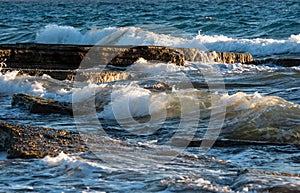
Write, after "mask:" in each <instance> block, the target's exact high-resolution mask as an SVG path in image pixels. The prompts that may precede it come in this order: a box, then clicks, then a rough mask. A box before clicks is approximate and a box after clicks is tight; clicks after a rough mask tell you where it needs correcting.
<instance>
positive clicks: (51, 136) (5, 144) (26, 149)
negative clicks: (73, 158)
mask: <svg viewBox="0 0 300 193" xmlns="http://www.w3.org/2000/svg"><path fill="white" fill-rule="evenodd" d="M0 147H2V149H5V150H6V151H7V158H42V157H45V156H47V155H49V156H57V155H58V154H59V153H60V152H62V151H63V152H64V153H67V154H70V153H77V152H85V151H87V150H88V148H87V146H86V145H85V142H84V141H83V140H82V139H81V137H80V135H79V133H76V132H72V131H67V130H56V129H50V128H43V127H31V126H23V125H11V124H7V123H2V122H0Z"/></svg>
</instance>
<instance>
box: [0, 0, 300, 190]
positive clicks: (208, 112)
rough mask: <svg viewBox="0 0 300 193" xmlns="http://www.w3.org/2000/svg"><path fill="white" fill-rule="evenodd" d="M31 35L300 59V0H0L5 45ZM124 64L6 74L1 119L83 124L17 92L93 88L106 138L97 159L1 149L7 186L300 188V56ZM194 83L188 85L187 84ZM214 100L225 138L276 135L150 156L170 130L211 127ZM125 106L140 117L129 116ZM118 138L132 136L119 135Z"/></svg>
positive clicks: (0, 90) (0, 78)
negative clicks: (106, 74) (66, 72)
mask: <svg viewBox="0 0 300 193" xmlns="http://www.w3.org/2000/svg"><path fill="white" fill-rule="evenodd" d="M28 42H33V43H45V44H76V45H95V44H98V45H104V46H105V45H157V46H170V47H184V48H198V49H199V50H202V51H204V50H214V51H220V52H242V53H249V54H252V55H253V57H254V58H258V59H264V58H273V59H274V58H290V59H295V58H296V59H297V58H298V59H299V58H300V1H299V0H285V1H280V0H273V1H265V0H243V1H239V0H232V1H226V0H211V1H209V0H171V1H166V0H160V1H159V0H151V1H150V0H122V1H121V0H87V1H79V0H78V1H77V0H68V1H67V0H60V1H58V0H49V1H46V0H42V1H38V0H6V1H5V0H0V44H14V43H28ZM62 65H63V64H62ZM4 66H5V61H0V68H1V67H4ZM126 71H127V72H128V73H130V74H132V75H133V77H132V79H130V80H123V81H117V82H113V83H94V82H93V81H90V82H87V83H80V85H81V87H78V88H77V87H75V86H74V84H73V82H70V81H58V80H55V79H53V78H52V77H50V76H46V75H44V76H41V77H33V76H29V75H20V76H19V75H17V74H18V71H11V72H6V73H0V121H2V122H7V123H12V124H27V125H32V126H43V127H51V128H56V129H68V130H74V131H77V130H78V127H77V124H76V120H75V121H74V118H73V117H71V116H67V115H55V114H51V115H40V114H30V113H29V112H28V111H27V110H26V109H23V108H18V107H12V106H11V99H12V96H13V94H14V93H28V94H32V95H35V96H42V97H47V98H52V99H55V100H59V101H67V102H72V100H74V96H81V97H82V98H83V99H84V97H86V96H87V95H88V93H95V94H96V99H95V100H96V101H95V102H96V103H97V104H103V106H102V108H101V109H102V111H99V112H97V118H98V119H99V121H100V123H101V125H102V128H103V129H104V131H105V132H106V133H107V138H108V139H109V140H111V143H109V144H103V146H105V147H107V149H106V148H105V149H100V150H101V151H100V154H98V155H100V159H97V157H95V155H93V154H91V153H81V154H72V155H66V154H64V153H61V154H60V155H59V156H58V157H54V158H50V157H46V158H43V159H14V160H9V159H6V154H5V152H2V153H1V154H0V170H1V172H0V192H2V191H3V192H15V191H26V192H27V191H33V192H300V178H299V175H300V149H299V144H300V87H299V85H300V79H299V78H300V66H291V67H283V66H278V65H276V64H274V63H272V62H270V63H266V64H261V65H254V64H247V65H246V64H241V63H234V64H218V63H214V62H212V61H211V60H207V61H199V62H188V61H186V63H185V66H182V67H177V66H175V65H174V64H170V63H163V62H153V61H146V60H144V59H140V60H138V61H137V62H136V63H134V64H133V65H131V66H130V67H128V68H127V69H126ZM190 82H192V84H191V85H193V87H184V86H182V85H188V84H187V83H190ZM153 85H154V86H160V88H163V89H161V90H159V89H158V90H157V89H156V90H155V89H151V88H153ZM166 85H168V86H166ZM203 85H208V87H207V86H203ZM209 85H210V86H211V87H209ZM216 85H223V87H222V88H216ZM214 89H215V90H214ZM214 105H216V106H214ZM215 109H223V110H224V112H225V115H224V117H223V118H224V120H223V121H222V124H221V125H219V126H220V127H222V129H221V132H220V134H218V137H219V139H220V140H221V139H222V140H224V139H226V140H227V139H230V140H249V141H256V142H268V143H277V144H278V145H274V144H273V145H270V144H269V145H263V144H262V145H259V144H256V145H248V146H244V145H243V146H242V145H235V146H225V147H224V146H223V147H213V148H211V149H210V150H209V151H208V152H206V153H205V154H203V152H202V151H200V149H199V148H198V147H188V148H186V149H185V150H184V151H179V150H178V151H179V153H178V156H177V157H174V158H173V159H166V160H167V161H165V162H161V161H162V160H163V158H162V159H159V160H157V159H154V158H153V157H155V156H157V155H162V154H161V153H162V152H164V153H165V152H166V149H168V148H170V147H169V146H168V142H169V141H170V140H171V139H173V140H176V139H175V138H173V136H176V137H182V138H184V139H190V137H191V136H192V137H194V139H195V140H198V139H200V138H203V137H206V138H210V137H212V136H211V135H206V134H205V133H207V132H208V131H209V129H208V128H210V127H211V125H214V124H210V123H219V122H218V121H219V120H220V119H222V112H221V111H216V110H215ZM128 112H129V113H128ZM183 112H186V113H191V114H187V115H188V116H184V115H185V114H184V113H183ZM126 113H127V114H126ZM128 115H130V116H131V117H133V118H134V119H132V120H131V121H133V122H126V121H128V120H127V118H128V117H126V116H128ZM157 115H160V116H157ZM194 115H199V116H196V117H195V116H194ZM149 117H152V118H153V119H147V118H149ZM220 117H221V118H220ZM145 118H146V119H145ZM120 120H121V121H120ZM147 120H148V121H147ZM149 120H150V121H149ZM89 124H90V125H89ZM86 125H87V126H86V127H87V128H93V129H96V130H97V128H95V126H93V124H92V123H86ZM176 133H177V135H176ZM178 133H180V135H178ZM213 137H215V136H213ZM119 140H120V141H123V142H125V143H127V144H131V145H128V146H117V145H116V146H114V145H112V144H118V142H119ZM111 146H112V147H111ZM173 150H174V149H172V151H173ZM174 151H177V149H175V150H174Z"/></svg>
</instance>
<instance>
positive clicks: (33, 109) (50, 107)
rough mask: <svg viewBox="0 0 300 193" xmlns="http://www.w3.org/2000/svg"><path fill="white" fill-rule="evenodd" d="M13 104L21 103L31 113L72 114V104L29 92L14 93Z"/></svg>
mask: <svg viewBox="0 0 300 193" xmlns="http://www.w3.org/2000/svg"><path fill="white" fill-rule="evenodd" d="M11 104H12V106H15V105H21V106H24V107H25V108H26V109H28V110H29V111H30V113H43V114H51V113H56V114H64V115H72V114H73V111H72V104H71V103H67V102H59V101H56V100H52V99H47V98H42V97H36V96H33V95H29V94H22V93H20V94H14V95H13V97H12V103H11Z"/></svg>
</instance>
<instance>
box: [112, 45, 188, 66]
mask: <svg viewBox="0 0 300 193" xmlns="http://www.w3.org/2000/svg"><path fill="white" fill-rule="evenodd" d="M139 58H144V59H145V60H148V61H161V62H166V63H168V62H171V63H174V64H176V65H177V66H184V61H185V60H184V55H183V54H182V53H180V52H179V51H177V50H175V49H174V48H169V47H161V46H138V47H133V48H130V49H128V50H126V51H125V52H121V53H120V54H118V55H117V56H115V57H114V58H113V59H112V60H111V61H110V62H109V63H108V65H112V66H118V67H127V66H130V65H131V64H133V63H134V62H136V61H137V60H138V59H139Z"/></svg>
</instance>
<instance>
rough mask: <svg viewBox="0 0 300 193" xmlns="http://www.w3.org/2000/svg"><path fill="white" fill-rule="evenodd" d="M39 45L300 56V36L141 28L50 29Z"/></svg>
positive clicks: (38, 39) (43, 33) (38, 38)
mask: <svg viewBox="0 0 300 193" xmlns="http://www.w3.org/2000/svg"><path fill="white" fill-rule="evenodd" d="M35 41H36V42H37V43H50V44H90V45H95V44H99V45H157V46H172V47H186V48H199V49H200V50H215V51H222V52H227V51H232V52H244V53H250V54H252V55H254V56H267V55H272V54H286V53H291V54H297V53H300V46H299V44H300V34H291V35H290V37H289V38H287V39H265V38H253V39H246V38H232V37H227V36H224V35H213V36H211V35H203V34H201V33H200V32H199V33H198V34H197V35H196V36H194V37H190V38H186V37H185V36H184V34H182V37H180V36H179V37H174V36H171V35H167V34H160V33H154V32H151V31H147V30H145V29H142V28H139V27H108V28H103V29H92V30H90V31H86V32H84V31H82V30H80V29H78V28H74V27H71V26H59V25H55V24H52V25H47V26H45V28H43V29H41V30H40V31H39V32H38V33H37V35H36V40H35Z"/></svg>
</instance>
